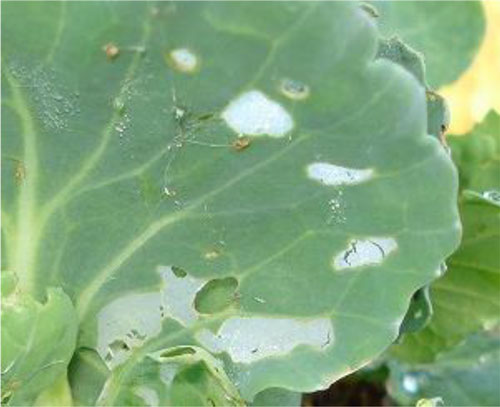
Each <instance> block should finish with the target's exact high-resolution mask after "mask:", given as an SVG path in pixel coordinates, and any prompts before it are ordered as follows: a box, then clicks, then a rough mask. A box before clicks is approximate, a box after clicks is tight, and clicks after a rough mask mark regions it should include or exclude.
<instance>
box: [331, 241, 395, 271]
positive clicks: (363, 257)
mask: <svg viewBox="0 0 500 407" xmlns="http://www.w3.org/2000/svg"><path fill="white" fill-rule="evenodd" d="M397 247H398V244H397V242H396V241H395V240H394V239H393V238H392V237H371V238H368V239H364V240H357V239H354V240H352V241H351V242H350V243H349V247H348V248H347V249H346V250H344V251H342V252H340V253H339V254H338V255H337V256H335V258H334V260H333V267H334V268H335V269H336V270H344V269H349V268H355V267H360V266H367V265H371V264H380V263H382V261H383V260H384V259H385V257H386V256H388V255H389V254H390V253H391V252H393V251H394V250H396V249H397Z"/></svg>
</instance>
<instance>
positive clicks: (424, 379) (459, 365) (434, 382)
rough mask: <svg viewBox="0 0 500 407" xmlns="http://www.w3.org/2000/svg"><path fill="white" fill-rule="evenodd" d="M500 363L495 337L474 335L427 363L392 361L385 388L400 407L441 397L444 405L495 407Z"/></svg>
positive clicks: (499, 393) (499, 392)
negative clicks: (414, 363)
mask: <svg viewBox="0 0 500 407" xmlns="http://www.w3.org/2000/svg"><path fill="white" fill-rule="evenodd" d="M499 364H500V339H499V338H498V334H497V333H496V334H494V335H493V336H492V335H491V333H490V334H486V333H483V334H478V335H473V336H471V337H469V338H468V339H467V340H466V341H464V342H463V343H461V344H460V345H459V346H457V347H456V348H454V349H453V350H451V351H447V352H445V353H443V354H441V355H439V356H438V358H437V359H436V361H435V362H433V363H430V364H419V365H405V364H399V363H398V362H395V361H393V362H391V377H390V380H389V384H388V388H389V391H390V393H391V396H392V397H394V398H395V399H396V400H397V401H398V403H400V404H401V405H410V404H415V403H416V402H417V400H419V399H420V398H427V399H431V400H432V399H439V398H440V399H442V402H443V403H444V405H446V406H498V405H499V404H500V387H499V386H498V383H499V382H500V369H498V366H499ZM431 400H429V401H431ZM436 401H437V400H436ZM417 405H420V403H419V404H417ZM422 405H424V404H422ZM426 405H427V404H426ZM441 405H443V404H441Z"/></svg>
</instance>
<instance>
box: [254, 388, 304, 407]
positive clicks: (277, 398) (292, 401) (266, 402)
mask: <svg viewBox="0 0 500 407" xmlns="http://www.w3.org/2000/svg"><path fill="white" fill-rule="evenodd" d="M250 405H252V406H288V407H291V406H301V405H302V394H301V393H295V392H292V391H289V390H285V389H279V388H271V389H267V390H264V391H262V392H260V393H259V394H257V395H256V396H255V398H254V399H253V401H252V403H251V404H250Z"/></svg>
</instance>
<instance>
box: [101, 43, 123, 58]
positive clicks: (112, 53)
mask: <svg viewBox="0 0 500 407" xmlns="http://www.w3.org/2000/svg"><path fill="white" fill-rule="evenodd" d="M102 50H103V51H104V53H105V54H106V58H108V60H109V61H112V60H113V59H115V58H116V57H118V55H119V54H120V49H119V48H118V47H117V46H116V45H115V44H113V43H112V42H109V43H107V44H106V45H104V46H103V47H102Z"/></svg>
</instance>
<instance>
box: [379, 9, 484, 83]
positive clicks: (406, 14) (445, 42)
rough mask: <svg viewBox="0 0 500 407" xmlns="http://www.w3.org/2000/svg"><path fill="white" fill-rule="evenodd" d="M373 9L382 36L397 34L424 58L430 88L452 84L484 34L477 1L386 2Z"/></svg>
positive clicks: (470, 59) (466, 65)
mask: <svg viewBox="0 0 500 407" xmlns="http://www.w3.org/2000/svg"><path fill="white" fill-rule="evenodd" d="M374 6H375V9H376V10H377V11H378V14H379V17H378V21H379V27H380V30H381V32H382V33H383V34H384V35H385V36H387V37H391V36H394V35H396V36H398V37H400V38H401V39H402V40H403V41H404V42H406V43H407V44H408V45H410V46H411V47H412V48H414V49H416V50H418V51H420V52H421V53H422V54H423V55H424V58H425V65H426V71H427V80H428V81H429V84H430V85H431V87H433V88H437V87H439V86H442V85H445V84H448V83H450V82H452V81H454V80H455V79H457V78H458V77H459V76H460V74H461V73H462V72H463V71H465V69H466V68H467V67H468V66H469V64H470V63H471V62H472V60H473V58H474V56H475V55H476V53H477V51H478V49H479V45H480V43H481V41H482V38H483V35H484V31H485V19H484V15H483V10H482V8H481V4H480V2H479V1H469V2H463V3H451V2H440V1H426V2H423V3H422V2H420V1H403V2H401V1H386V2H375V3H374ZM465 31H466V32H467V35H463V33H464V32H465Z"/></svg>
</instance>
